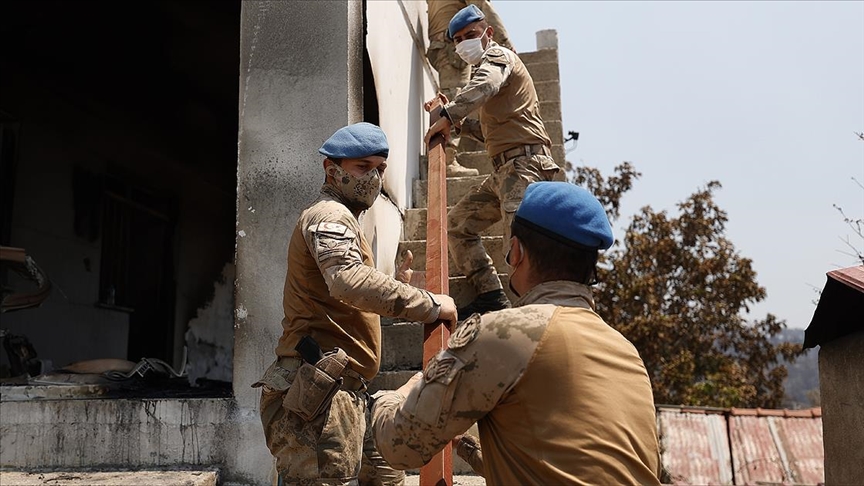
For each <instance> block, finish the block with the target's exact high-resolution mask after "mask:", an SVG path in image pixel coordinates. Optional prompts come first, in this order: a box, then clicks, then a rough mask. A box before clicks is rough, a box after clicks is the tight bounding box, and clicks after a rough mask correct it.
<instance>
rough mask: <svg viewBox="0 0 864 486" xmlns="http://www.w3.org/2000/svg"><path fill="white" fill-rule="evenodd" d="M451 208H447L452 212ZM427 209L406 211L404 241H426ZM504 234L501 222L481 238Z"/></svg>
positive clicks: (403, 228)
mask: <svg viewBox="0 0 864 486" xmlns="http://www.w3.org/2000/svg"><path fill="white" fill-rule="evenodd" d="M450 209H451V208H447V211H450ZM426 215H427V209H426V208H413V209H408V210H407V211H405V223H404V225H403V227H402V231H403V236H402V238H403V239H404V240H425V239H426ZM503 234H504V226H503V224H502V223H501V221H498V222H497V223H495V224H493V225H492V226H490V227H488V228H486V230H485V231H483V233H481V234H480V236H501V235H503Z"/></svg>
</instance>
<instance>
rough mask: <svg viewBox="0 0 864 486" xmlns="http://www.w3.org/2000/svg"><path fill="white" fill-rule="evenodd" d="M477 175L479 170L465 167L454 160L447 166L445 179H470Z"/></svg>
mask: <svg viewBox="0 0 864 486" xmlns="http://www.w3.org/2000/svg"><path fill="white" fill-rule="evenodd" d="M479 174H480V171H479V170H477V169H472V168H470V167H465V166H463V165H461V164H460V163H459V162H456V161H455V160H454V161H453V162H452V163H450V164H447V177H472V176H476V175H479Z"/></svg>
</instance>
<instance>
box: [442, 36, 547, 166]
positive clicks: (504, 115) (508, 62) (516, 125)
mask: <svg viewBox="0 0 864 486" xmlns="http://www.w3.org/2000/svg"><path fill="white" fill-rule="evenodd" d="M475 110H479V112H480V119H479V121H478V120H476V119H473V118H468V115H469V114H470V113H471V112H473V111H475ZM444 114H445V116H447V118H449V119H450V121H451V122H452V123H453V124H454V125H455V126H456V128H457V131H458V135H460V136H461V135H467V136H469V137H471V138H474V139H475V140H478V141H480V142H483V143H485V144H486V151H487V152H488V153H489V156H490V157H494V156H495V155H497V154H499V153H501V152H503V151H505V150H510V149H512V148H515V147H519V146H522V145H535V144H542V145H546V146H547V147H548V146H551V144H552V141H551V140H550V139H549V135H548V134H547V133H546V127H545V125H544V124H543V119H542V118H541V117H540V102H539V100H538V98H537V91H536V90H535V88H534V80H533V79H532V78H531V75H530V74H529V73H528V69H527V68H526V67H525V65H524V64H523V63H522V60H521V59H519V56H517V55H516V53H515V52H513V51H511V50H509V49H506V48H504V47H501V46H499V45H498V44H496V43H495V42H490V45H489V46H488V48H487V49H486V52H484V53H483V59H482V61H481V62H480V65H479V66H477V68H476V69H475V70H474V74H473V75H472V76H471V81H469V82H468V84H466V85H465V87H463V88H462V90H461V91H460V92H459V94H458V95H457V96H456V98H455V99H453V100H451V101H450V102H449V103H447V104H446V105H445V106H444Z"/></svg>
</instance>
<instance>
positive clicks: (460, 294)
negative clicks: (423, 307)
mask: <svg viewBox="0 0 864 486" xmlns="http://www.w3.org/2000/svg"><path fill="white" fill-rule="evenodd" d="M498 280H499V281H501V287H502V288H503V289H504V293H505V294H507V298H508V299H510V302H515V301H516V296H514V295H513V293H512V292H510V288H509V287H508V284H509V283H510V276H509V275H507V274H506V273H499V274H498ZM411 285H414V286H415V287H418V288H421V289H424V288H426V272H425V271H415V272H414V277H413V278H412V279H411ZM449 285H450V292H449V293H448V295H450V297H453V300H454V301H456V305H457V306H459V307H464V306H465V305H467V304H469V303H470V302H471V301H472V300H474V297H475V296H476V293H475V292H474V289H473V288H472V287H471V286H470V285H469V284H468V280H467V279H466V278H465V277H464V276H462V275H458V276H455V277H450V279H449ZM381 322H382V327H383V326H384V325H393V324H395V323H400V322H403V321H401V320H398V319H392V318H387V319H382V320H381Z"/></svg>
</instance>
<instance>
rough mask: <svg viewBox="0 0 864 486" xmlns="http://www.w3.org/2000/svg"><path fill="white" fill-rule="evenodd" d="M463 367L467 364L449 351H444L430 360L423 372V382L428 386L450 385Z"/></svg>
mask: <svg viewBox="0 0 864 486" xmlns="http://www.w3.org/2000/svg"><path fill="white" fill-rule="evenodd" d="M463 367H465V363H463V362H462V361H461V360H459V358H457V357H456V356H454V355H452V354H450V353H448V352H447V351H442V352H440V353H438V354H437V355H435V356H434V357H433V358H432V359H430V360H429V364H428V365H426V369H425V370H423V381H424V382H426V383H427V384H429V383H441V384H443V385H449V384H450V382H452V381H453V378H455V377H456V375H457V374H458V372H459V370H461V369H462V368H463Z"/></svg>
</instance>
